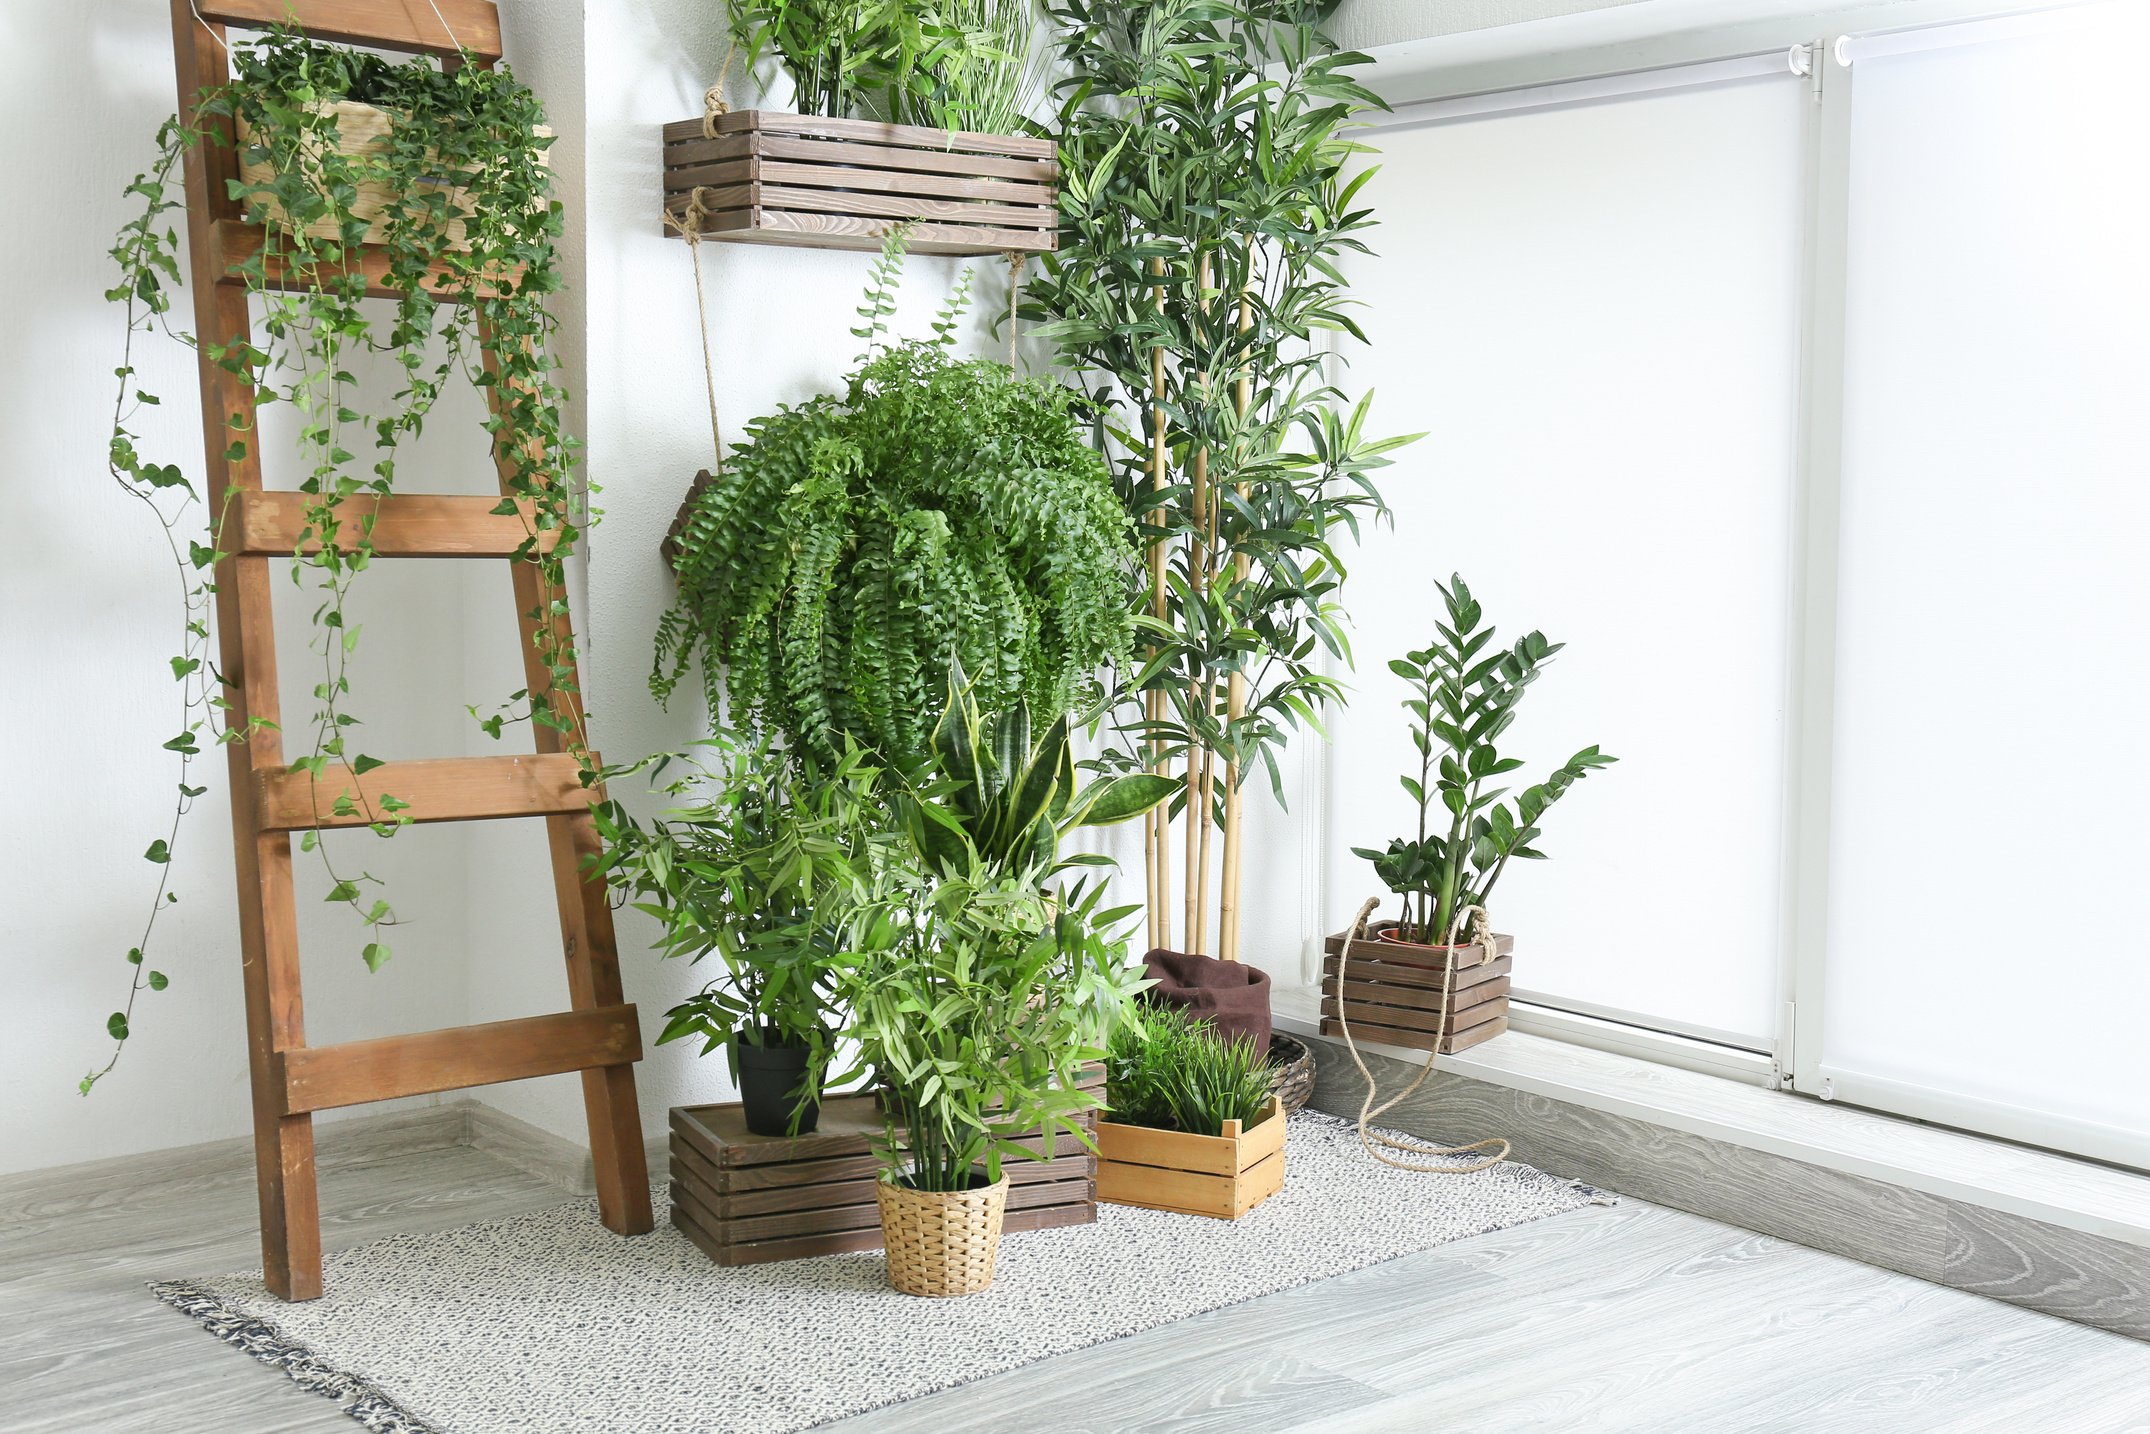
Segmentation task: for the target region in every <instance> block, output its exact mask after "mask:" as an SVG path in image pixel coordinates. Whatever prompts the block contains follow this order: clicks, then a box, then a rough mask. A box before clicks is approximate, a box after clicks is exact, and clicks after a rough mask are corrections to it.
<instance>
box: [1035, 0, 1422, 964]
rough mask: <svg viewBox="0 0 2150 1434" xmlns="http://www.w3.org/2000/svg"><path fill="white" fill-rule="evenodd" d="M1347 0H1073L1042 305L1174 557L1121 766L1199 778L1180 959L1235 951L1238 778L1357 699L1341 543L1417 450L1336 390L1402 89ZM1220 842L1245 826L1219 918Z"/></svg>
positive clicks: (1128, 720) (1110, 447)
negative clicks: (1367, 156) (1376, 91)
mask: <svg viewBox="0 0 2150 1434" xmlns="http://www.w3.org/2000/svg"><path fill="white" fill-rule="evenodd" d="M1331 8H1333V5H1332V4H1331V3H1325V0H1051V3H1050V4H1049V5H1048V10H1049V13H1050V15H1051V17H1052V19H1053V20H1054V21H1055V22H1056V25H1057V27H1058V29H1059V31H1060V34H1061V51H1062V54H1061V57H1062V59H1063V61H1064V62H1065V64H1066V67H1067V72H1068V73H1067V78H1066V79H1065V80H1064V81H1063V82H1062V91H1061V92H1062V96H1063V103H1062V109H1061V115H1060V122H1061V145H1060V149H1061V168H1062V173H1063V179H1062V191H1061V233H1060V244H1059V248H1058V250H1057V252H1055V253H1052V254H1047V255H1044V256H1042V259H1043V268H1044V273H1043V274H1042V276H1040V277H1039V278H1037V279H1035V280H1034V281H1033V282H1032V283H1031V285H1030V286H1029V290H1028V302H1027V304H1026V305H1025V308H1024V312H1025V313H1026V314H1027V315H1029V316H1030V317H1032V318H1033V319H1036V320H1040V321H1042V322H1040V323H1039V324H1038V326H1037V327H1036V328H1035V329H1034V330H1033V332H1034V333H1035V334H1037V335H1038V336H1040V337H1045V338H1049V339H1051V340H1052V341H1054V342H1055V343H1057V344H1058V345H1059V347H1060V351H1061V354H1062V357H1063V359H1064V360H1065V361H1066V362H1067V363H1068V364H1069V365H1070V367H1072V368H1073V369H1074V370H1076V373H1077V375H1078V378H1079V381H1081V382H1084V383H1085V384H1087V385H1088V386H1090V387H1091V388H1092V390H1093V396H1094V398H1095V400H1096V406H1097V411H1098V413H1099V414H1100V415H1101V417H1100V420H1099V424H1098V432H1097V441H1098V444H1099V446H1100V447H1101V449H1103V450H1104V451H1105V452H1106V453H1107V454H1108V456H1109V457H1110V458H1111V460H1112V466H1113V473H1114V479H1115V482H1116V485H1117V488H1118V491H1119V493H1120V496H1121V498H1122V499H1123V500H1124V501H1125V503H1126V504H1127V507H1128V509H1129V511H1130V512H1131V513H1132V514H1133V515H1134V517H1135V519H1136V521H1137V522H1138V523H1139V524H1140V527H1141V534H1142V540H1143V542H1144V544H1145V545H1146V546H1147V547H1148V549H1149V551H1150V553H1151V555H1152V567H1151V574H1150V584H1149V587H1150V592H1149V594H1148V597H1147V600H1146V602H1145V607H1146V608H1147V609H1148V612H1149V616H1150V623H1149V625H1147V626H1146V627H1145V630H1144V633H1143V642H1144V644H1145V647H1146V650H1145V653H1144V656H1145V659H1146V660H1145V662H1144V665H1143V666H1142V668H1141V670H1140V672H1139V673H1138V674H1137V675H1136V677H1135V679H1134V680H1133V681H1131V682H1130V683H1129V684H1127V686H1126V687H1125V688H1124V689H1123V690H1122V692H1121V694H1120V696H1121V698H1122V701H1121V704H1120V707H1119V727H1120V731H1121V732H1122V734H1123V736H1124V737H1125V739H1126V741H1127V744H1128V749H1129V750H1128V751H1127V752H1126V753H1124V754H1123V755H1124V760H1125V761H1126V762H1127V763H1128V764H1130V765H1141V766H1145V767H1149V768H1151V769H1153V770H1156V771H1159V772H1169V773H1174V774H1179V775H1183V778H1184V780H1183V785H1182V788H1181V790H1180V792H1179V793H1178V795H1177V796H1176V797H1175V798H1174V800H1173V807H1172V812H1173V813H1174V814H1178V815H1182V816H1184V817H1185V819H1186V822H1187V826H1186V832H1185V834H1184V837H1183V838H1182V842H1183V850H1184V852H1185V854H1186V856H1187V858H1188V860H1187V865H1186V876H1185V878H1184V882H1185V885H1184V891H1185V894H1186V918H1185V923H1186V924H1185V927H1184V928H1183V933H1182V935H1183V940H1182V942H1181V943H1180V944H1181V945H1182V946H1183V949H1185V950H1189V951H1204V950H1208V951H1213V952H1214V953H1215V954H1219V955H1225V956H1231V955H1234V954H1236V949H1235V948H1236V942H1237V926H1236V920H1237V900H1238V885H1239V866H1238V858H1239V855H1240V853H1241V852H1242V851H1243V848H1242V847H1240V846H1239V845H1237V842H1238V835H1239V828H1238V818H1237V813H1238V810H1239V807H1238V797H1239V789H1240V785H1241V783H1243V782H1244V781H1246V780H1247V779H1248V778H1249V777H1250V776H1251V775H1252V774H1253V773H1254V771H1255V770H1256V769H1257V768H1261V769H1264V770H1266V771H1267V773H1268V775H1269V780H1270V783H1271V786H1272V787H1273V788H1274V789H1275V791H1276V794H1277V797H1278V799H1279V800H1280V801H1281V800H1282V797H1283V791H1282V782H1281V777H1280V774H1279V769H1278V765H1277V754H1278V752H1279V751H1280V750H1281V749H1282V748H1283V746H1284V745H1285V743H1286V742H1287V741H1288V740H1289V739H1290V737H1291V735H1292V734H1293V732H1294V731H1295V730H1296V729H1298V728H1300V727H1302V726H1306V727H1314V728H1316V729H1317V730H1318V727H1319V721H1320V712H1321V709H1322V708H1323V707H1324V706H1326V705H1328V704H1330V703H1333V702H1336V701H1338V700H1339V699H1340V698H1341V696H1342V691H1343V689H1342V685H1341V683H1340V682H1339V681H1338V679H1337V678H1336V677H1335V676H1334V675H1332V674H1331V673H1330V672H1328V671H1326V670H1324V665H1323V664H1324V661H1325V659H1324V656H1323V654H1325V653H1326V654H1327V655H1328V657H1329V658H1332V659H1334V660H1335V661H1337V662H1338V663H1348V662H1349V651H1350V650H1349V646H1348V641H1347V636H1346V632H1345V626H1344V614H1343V611H1342V609H1341V607H1340V606H1339V603H1338V592H1339V589H1340V587H1341V585H1342V583H1343V580H1344V573H1345V565H1344V559H1343V555H1342V553H1341V551H1340V543H1341V541H1342V540H1344V539H1346V538H1354V539H1355V538H1356V535H1357V531H1358V523H1359V521H1360V519H1361V518H1362V517H1363V516H1366V515H1369V514H1376V513H1380V512H1382V511H1383V509H1382V505H1381V498H1380V494H1379V492H1378V491H1377V489H1376V487H1375V485H1374V483H1373V481H1372V479H1371V476H1370V475H1371V474H1372V473H1373V472H1374V471H1375V470H1377V469H1379V468H1380V467H1382V466H1384V465H1385V464H1386V463H1387V462H1388V461H1389V460H1388V459H1387V458H1386V457H1385V456H1384V455H1386V454H1387V453H1388V452H1389V451H1390V450H1392V449H1394V448H1396V447H1398V446H1400V445H1401V444H1402V443H1405V442H1408V441H1410V440H1408V439H1398V438H1375V437H1372V436H1370V435H1369V434H1368V433H1367V432H1366V431H1365V416H1366V404H1365V402H1364V401H1363V400H1361V401H1359V402H1358V403H1356V404H1354V403H1353V402H1352V401H1351V400H1350V399H1349V398H1348V397H1347V396H1346V395H1345V394H1344V393H1343V392H1342V391H1341V390H1340V389H1338V388H1337V387H1336V386H1335V385H1334V384H1333V383H1332V382H1331V381H1330V378H1329V371H1328V366H1329V364H1330V363H1331V361H1332V355H1331V353H1330V351H1329V339H1330V337H1331V336H1332V335H1338V334H1340V335H1343V336H1345V337H1347V338H1356V339H1361V340H1363V338H1364V335H1363V334H1362V333H1361V332H1360V330H1359V327H1358V325H1357V323H1356V322H1355V321H1354V320H1353V319H1352V317H1351V314H1350V303H1351V301H1350V298H1349V295H1348V293H1347V292H1346V286H1345V284H1344V281H1343V278H1342V275H1341V273H1340V271H1339V269H1338V261H1339V259H1340V258H1341V257H1342V256H1344V255H1346V254H1347V253H1350V252H1354V251H1358V252H1363V251H1364V247H1365V246H1364V244H1363V242H1362V240H1361V238H1360V235H1361V233H1362V232H1363V231H1364V230H1365V229H1366V228H1368V227H1369V226H1370V225H1371V224H1372V222H1373V220H1372V216H1371V214H1370V213H1369V212H1368V211H1367V210H1365V209H1363V208H1354V207H1353V203H1354V200H1355V198H1356V196H1357V193H1358V189H1359V185H1360V184H1361V183H1363V181H1364V178H1365V176H1364V175H1361V176H1360V177H1359V178H1358V179H1347V178H1346V176H1345V167H1346V165H1347V163H1349V161H1350V160H1351V159H1352V157H1353V156H1354V155H1355V154H1357V153H1359V152H1360V151H1361V149H1362V147H1361V146H1359V145H1357V144H1356V143H1354V142H1353V141H1352V139H1351V138H1350V130H1351V126H1352V120H1353V116H1354V115H1356V114H1357V113H1359V112H1360V111H1362V110H1364V109H1366V108H1368V107H1377V106H1379V105H1380V103H1381V102H1380V101H1379V100H1378V99H1377V98H1376V97H1375V96H1373V95H1372V94H1371V93H1369V92H1368V91H1367V90H1366V89H1364V88H1363V87H1362V86H1361V85H1359V84H1358V83H1357V81H1356V80H1355V79H1354V78H1353V76H1352V70H1353V67H1354V66H1356V65H1358V64H1361V63H1363V62H1364V59H1365V57H1364V56H1361V55H1357V54H1352V53H1346V52H1342V51H1339V50H1338V48H1337V46H1336V45H1335V43H1334V42H1333V41H1332V40H1330V39H1329V38H1328V36H1327V35H1326V34H1325V33H1324V32H1323V31H1322V29H1321V26H1320V23H1319V21H1320V17H1321V16H1322V15H1323V14H1325V13H1326V12H1327V11H1328V10H1329V9H1331ZM1166 821H1167V817H1166V814H1165V813H1164V812H1162V811H1160V812H1159V813H1158V815H1157V820H1156V822H1155V823H1154V824H1153V826H1152V828H1151V830H1150V832H1149V834H1148V841H1147V843H1146V844H1147V846H1148V848H1149V857H1150V862H1149V888H1150V909H1151V921H1152V925H1151V931H1150V935H1151V939H1152V941H1153V942H1155V943H1156V944H1158V945H1172V944H1174V943H1173V940H1172V935H1171V924H1170V917H1169V915H1168V914H1167V912H1168V908H1169V906H1170V904H1171V892H1172V888H1173V884H1174V883H1173V879H1172V875H1171V872H1170V870H1169V868H1168V867H1167V865H1166V863H1165V859H1164V854H1165V850H1166V847H1167V845H1168V837H1169V831H1168V828H1167V826H1166ZM1213 829H1221V830H1222V832H1223V837H1224V840H1223V843H1222V846H1223V852H1222V857H1221V862H1220V863H1218V865H1219V868H1220V869H1221V875H1222V879H1221V882H1220V883H1219V884H1218V887H1217V888H1216V889H1217V890H1218V891H1219V905H1218V910H1217V924H1216V926H1215V927H1210V926H1209V925H1208V909H1209V908H1208V901H1207V898H1208V893H1209V892H1210V890H1211V889H1212V887H1211V871H1212V859H1211V843H1210V833H1211V831H1212V830H1213Z"/></svg>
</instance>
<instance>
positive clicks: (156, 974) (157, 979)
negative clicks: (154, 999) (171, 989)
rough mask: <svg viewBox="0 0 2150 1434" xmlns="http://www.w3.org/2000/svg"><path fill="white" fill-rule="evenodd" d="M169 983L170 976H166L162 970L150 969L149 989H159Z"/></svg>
mask: <svg viewBox="0 0 2150 1434" xmlns="http://www.w3.org/2000/svg"><path fill="white" fill-rule="evenodd" d="M171 984H172V982H171V978H170V977H168V976H166V975H165V974H164V973H163V972H162V971H152V972H150V973H149V989H150V990H152V991H161V990H163V989H164V988H165V987H167V986H169V985H171Z"/></svg>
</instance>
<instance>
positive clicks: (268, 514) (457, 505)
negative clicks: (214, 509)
mask: <svg viewBox="0 0 2150 1434" xmlns="http://www.w3.org/2000/svg"><path fill="white" fill-rule="evenodd" d="M311 502H312V499H311V498H309V497H308V495H306V494H304V493H292V492H261V491H258V490H257V491H249V492H243V493H239V494H237V495H236V496H235V497H234V500H233V512H232V516H231V519H230V522H231V524H232V535H231V537H230V538H229V539H228V541H229V542H230V543H231V544H232V545H233V546H231V547H230V548H229V549H228V551H230V552H234V553H239V554H241V555H243V556H246V557H257V558H258V557H288V556H289V555H290V554H291V553H292V552H293V551H294V550H296V549H297V548H298V546H299V535H300V534H301V533H303V532H305V531H306V511H307V508H308V506H309V505H310V504H311ZM499 506H500V500H499V499H498V498H465V497H457V496H450V495H447V494H433V493H407V494H406V493H398V494H394V495H392V496H389V497H382V496H380V495H379V494H375V493H361V494H357V495H354V496H352V497H349V498H346V499H344V500H343V501H342V502H341V503H339V504H337V516H338V517H339V518H340V519H341V520H342V521H343V522H344V523H345V524H347V525H348V527H347V530H346V534H345V536H344V537H343V538H342V539H340V543H341V546H343V547H344V548H346V549H348V548H351V547H353V546H355V545H356V544H357V542H358V525H359V522H360V520H361V519H363V518H365V517H366V516H367V515H368V514H371V515H372V517H373V551H374V553H375V555H376V556H378V557H383V558H506V557H513V556H514V554H515V551H516V549H518V548H520V547H521V546H522V545H523V543H524V542H525V541H526V540H527V539H528V538H529V537H530V535H531V534H530V528H529V526H528V524H529V521H530V518H529V514H530V513H531V511H532V504H531V503H530V502H529V501H528V500H527V499H525V500H521V501H519V502H518V503H517V505H516V506H517V507H519V508H520V509H521V510H522V515H521V516H517V515H515V514H509V513H495V512H494V511H493V509H495V508H497V507H499ZM559 537H560V532H559V530H558V529H557V528H548V529H546V530H545V531H543V532H541V533H539V534H537V540H538V551H540V552H548V551H550V550H551V549H552V546H553V545H554V544H555V543H556V542H558V541H559ZM320 547H321V544H320V543H319V542H318V541H316V540H314V539H312V538H311V537H309V538H308V540H307V542H306V546H305V551H306V552H309V553H311V552H317V551H319V549H320Z"/></svg>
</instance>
